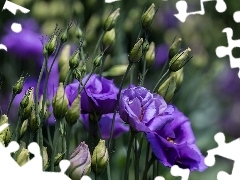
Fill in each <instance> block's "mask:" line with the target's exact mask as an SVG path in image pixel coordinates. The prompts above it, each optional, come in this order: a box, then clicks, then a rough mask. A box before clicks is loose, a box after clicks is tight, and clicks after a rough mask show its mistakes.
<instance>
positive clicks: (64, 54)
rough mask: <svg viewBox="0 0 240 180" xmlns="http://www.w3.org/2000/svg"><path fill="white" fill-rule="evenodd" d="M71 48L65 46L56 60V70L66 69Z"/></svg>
mask: <svg viewBox="0 0 240 180" xmlns="http://www.w3.org/2000/svg"><path fill="white" fill-rule="evenodd" d="M70 52H71V46H70V45H69V44H67V45H65V46H64V47H63V49H62V51H61V53H60V55H59V58H58V70H61V68H62V67H63V66H67V67H68V60H69V58H70Z"/></svg>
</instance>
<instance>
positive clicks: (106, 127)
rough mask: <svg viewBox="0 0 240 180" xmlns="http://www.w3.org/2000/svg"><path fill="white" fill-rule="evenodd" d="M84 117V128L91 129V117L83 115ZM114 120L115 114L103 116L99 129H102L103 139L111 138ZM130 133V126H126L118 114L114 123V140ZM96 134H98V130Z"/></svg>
mask: <svg viewBox="0 0 240 180" xmlns="http://www.w3.org/2000/svg"><path fill="white" fill-rule="evenodd" d="M82 117H83V122H84V126H85V127H86V128H87V129H89V121H88V118H89V115H88V114H82ZM112 118H113V113H110V114H103V115H102V117H101V119H100V121H99V129H100V133H101V138H102V139H109V137H110V132H111V126H112ZM128 131H129V126H126V124H125V123H124V122H123V120H122V119H121V118H120V116H119V114H118V113H117V114H116V119H115V122H114V127H113V138H117V137H119V136H120V135H121V134H123V133H125V132H128ZM95 132H97V130H96V131H95Z"/></svg>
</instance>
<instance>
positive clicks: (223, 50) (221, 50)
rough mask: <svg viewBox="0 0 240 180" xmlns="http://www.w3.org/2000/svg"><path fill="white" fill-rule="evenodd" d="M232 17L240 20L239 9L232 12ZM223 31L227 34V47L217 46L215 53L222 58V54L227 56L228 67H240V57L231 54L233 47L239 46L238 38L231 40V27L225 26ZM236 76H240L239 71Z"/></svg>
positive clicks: (237, 20) (236, 20) (239, 40)
mask: <svg viewBox="0 0 240 180" xmlns="http://www.w3.org/2000/svg"><path fill="white" fill-rule="evenodd" d="M233 19H234V21H235V22H237V23H239V22H240V11H236V12H235V13H234V14H233ZM222 32H224V33H226V35H227V41H228V47H225V46H218V47H217V48H216V55H217V56H218V57H219V58H222V57H224V56H227V55H228V56H229V60H230V67H231V68H240V58H234V57H233V55H232V50H233V48H235V47H240V39H237V40H233V39H232V37H233V30H232V28H229V27H227V28H225V29H223V31H222ZM238 77H239V78H240V71H239V72H238Z"/></svg>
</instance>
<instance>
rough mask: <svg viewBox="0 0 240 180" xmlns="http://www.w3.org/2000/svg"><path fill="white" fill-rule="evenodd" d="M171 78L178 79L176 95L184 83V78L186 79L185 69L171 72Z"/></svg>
mask: <svg viewBox="0 0 240 180" xmlns="http://www.w3.org/2000/svg"><path fill="white" fill-rule="evenodd" d="M170 76H175V77H176V90H175V93H176V92H177V91H178V90H179V88H180V87H181V85H182V82H183V77H184V73H183V68H181V69H179V70H178V71H176V72H171V74H170Z"/></svg>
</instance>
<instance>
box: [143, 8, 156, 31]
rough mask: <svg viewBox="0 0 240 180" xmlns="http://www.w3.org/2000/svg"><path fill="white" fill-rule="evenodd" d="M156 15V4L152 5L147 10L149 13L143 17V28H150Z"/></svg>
mask: <svg viewBox="0 0 240 180" xmlns="http://www.w3.org/2000/svg"><path fill="white" fill-rule="evenodd" d="M154 15H155V4H151V6H150V7H149V8H148V9H147V11H146V12H145V13H144V14H143V15H142V27H143V28H148V27H149V26H150V25H151V23H152V21H153V18H154Z"/></svg>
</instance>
